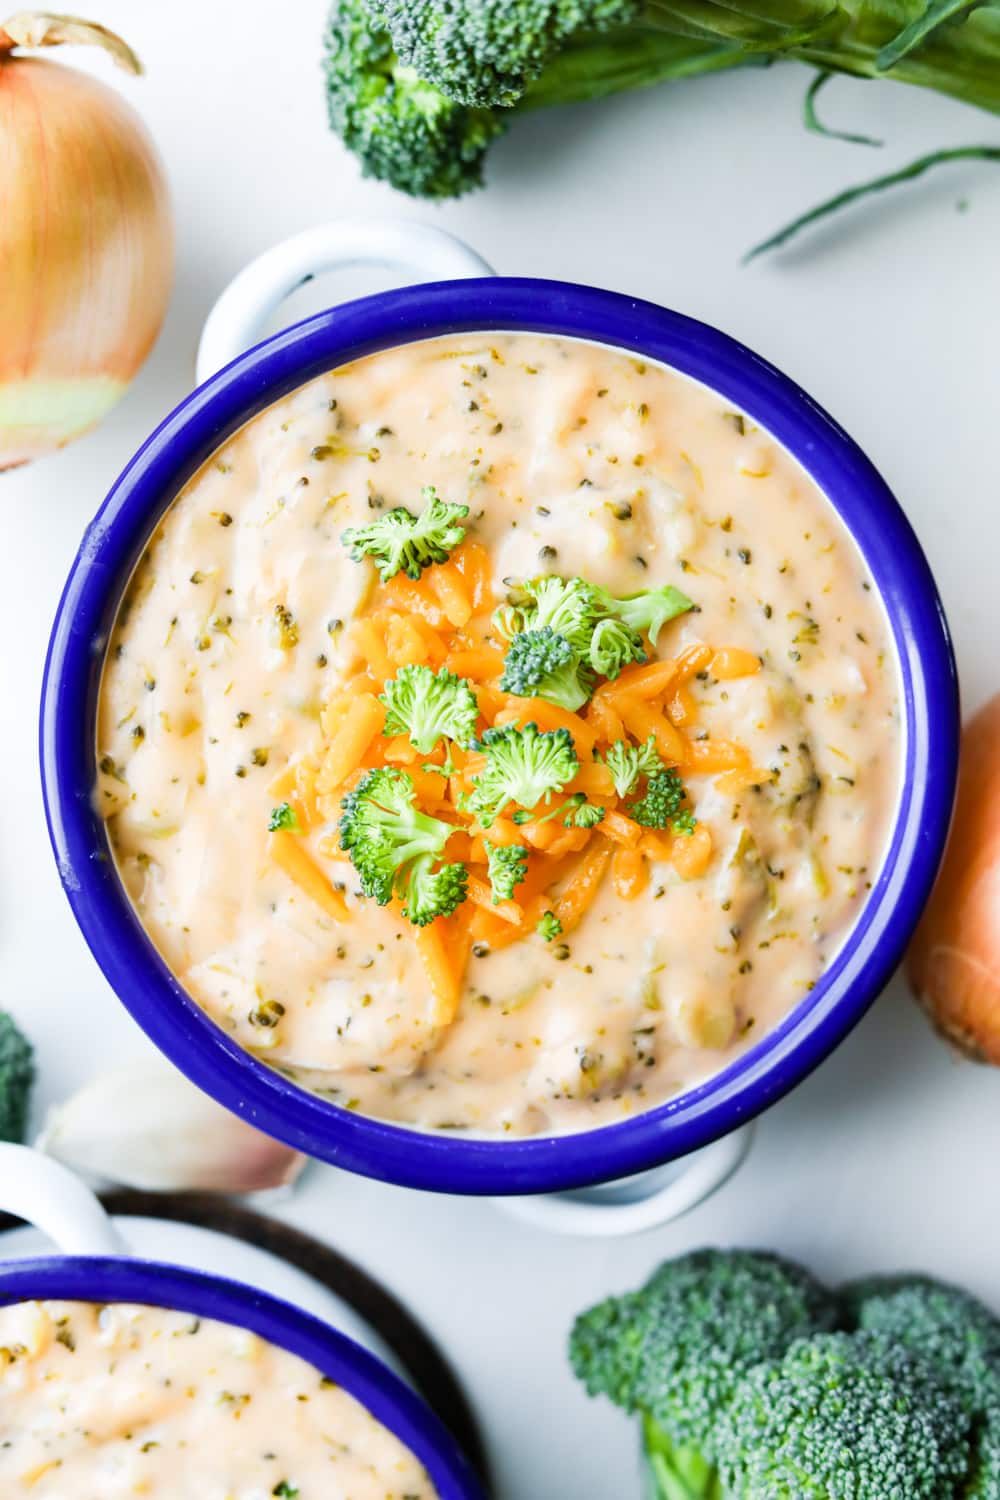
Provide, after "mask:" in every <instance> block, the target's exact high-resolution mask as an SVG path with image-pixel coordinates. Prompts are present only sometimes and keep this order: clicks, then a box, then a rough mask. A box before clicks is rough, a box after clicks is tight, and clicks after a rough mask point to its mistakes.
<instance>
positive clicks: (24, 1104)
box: [0, 1011, 35, 1145]
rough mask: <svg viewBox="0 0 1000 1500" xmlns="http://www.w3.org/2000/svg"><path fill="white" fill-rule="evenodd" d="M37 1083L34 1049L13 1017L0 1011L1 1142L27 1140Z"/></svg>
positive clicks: (18, 1143)
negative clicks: (30, 1110)
mask: <svg viewBox="0 0 1000 1500" xmlns="http://www.w3.org/2000/svg"><path fill="white" fill-rule="evenodd" d="M34 1081H35V1054H34V1048H33V1047H32V1045H31V1043H30V1042H29V1041H28V1039H27V1037H26V1036H24V1035H23V1033H22V1032H21V1031H20V1030H19V1028H18V1026H17V1024H16V1022H15V1021H14V1018H13V1017H12V1016H9V1015H8V1014H7V1013H6V1011H0V1141H12V1142H13V1143H14V1144H15V1145H20V1143H21V1142H22V1141H23V1140H24V1137H25V1134H26V1132H27V1127H28V1104H29V1101H30V1098H31V1086H32V1084H33V1083H34Z"/></svg>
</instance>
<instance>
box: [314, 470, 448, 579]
mask: <svg viewBox="0 0 1000 1500" xmlns="http://www.w3.org/2000/svg"><path fill="white" fill-rule="evenodd" d="M420 494H421V498H422V499H423V502H424V508H423V510H422V511H421V512H420V514H419V516H414V515H412V514H411V512H410V511H408V510H407V509H406V507H405V505H397V506H395V507H394V508H393V509H392V510H387V511H386V512H385V514H384V515H381V516H379V518H378V520H377V521H371V522H370V523H369V524H368V525H367V526H349V527H348V528H347V530H346V531H344V532H342V533H341V537H340V540H341V541H342V542H343V544H344V546H345V547H349V548H350V552H351V557H352V558H353V559H354V561H355V562H361V560H362V559H363V558H365V557H370V558H371V559H372V561H373V562H374V563H375V565H376V567H377V568H378V570H379V577H380V578H381V580H382V582H383V583H388V581H389V579H390V578H394V577H395V576H396V574H397V573H399V572H403V573H405V574H406V576H407V578H419V577H420V574H421V573H422V572H423V570H424V568H428V567H430V566H431V564H432V563H443V562H447V561H448V557H449V555H450V553H451V551H452V549H453V548H455V547H457V546H458V544H459V542H460V541H461V540H462V538H463V537H464V536H465V528H464V527H463V526H460V525H459V524H458V522H459V521H461V520H462V519H463V518H464V517H465V516H467V515H468V514H469V507H468V506H467V505H453V504H452V503H451V502H450V501H447V500H442V499H441V498H440V496H439V495H438V493H437V491H436V490H435V489H434V486H433V485H431V484H429V485H425V486H424V488H423V489H422V490H421V491H420Z"/></svg>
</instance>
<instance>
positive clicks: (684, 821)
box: [670, 807, 698, 838]
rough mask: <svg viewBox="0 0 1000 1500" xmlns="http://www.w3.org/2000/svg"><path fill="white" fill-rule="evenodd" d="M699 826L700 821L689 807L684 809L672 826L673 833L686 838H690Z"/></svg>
mask: <svg viewBox="0 0 1000 1500" xmlns="http://www.w3.org/2000/svg"><path fill="white" fill-rule="evenodd" d="M697 826H698V819H697V818H696V817H695V815H694V813H693V812H692V811H691V809H690V808H689V807H682V808H681V810H680V812H679V813H678V814H677V816H676V818H674V820H673V822H672V823H671V825H670V829H671V832H672V833H679V834H681V835H682V836H683V837H684V838H690V837H691V835H692V833H694V831H695V829H696V828H697Z"/></svg>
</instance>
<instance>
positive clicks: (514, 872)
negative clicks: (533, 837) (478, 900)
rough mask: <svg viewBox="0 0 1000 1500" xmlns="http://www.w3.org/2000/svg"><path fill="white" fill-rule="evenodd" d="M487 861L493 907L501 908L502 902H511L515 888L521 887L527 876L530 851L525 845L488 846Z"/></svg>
mask: <svg viewBox="0 0 1000 1500" xmlns="http://www.w3.org/2000/svg"><path fill="white" fill-rule="evenodd" d="M486 860H487V864H488V865H489V872H490V886H491V888H492V891H493V905H494V906H499V904H500V902H501V901H510V900H511V898H512V897H513V895H514V887H515V886H518V885H520V884H521V881H522V880H523V879H524V877H525V876H526V875H527V873H528V851H527V849H525V847H524V845H523V844H487V845H486Z"/></svg>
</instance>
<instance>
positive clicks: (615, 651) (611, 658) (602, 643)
mask: <svg viewBox="0 0 1000 1500" xmlns="http://www.w3.org/2000/svg"><path fill="white" fill-rule="evenodd" d="M588 655H589V657H590V665H591V666H592V667H593V669H594V671H595V672H600V674H601V676H602V677H610V678H611V679H612V680H613V679H614V678H615V677H617V676H618V674H619V673H620V672H621V671H622V670H623V668H625V667H628V666H631V664H632V663H633V662H641V661H645V660H646V650H645V647H644V646H643V644H642V640H641V638H640V636H639V635H638V633H637V632H636V631H634V630H633V629H632V628H631V627H630V626H628V625H626V624H625V622H624V620H618V619H614V618H608V619H606V620H601V621H600V623H599V624H598V625H597V626H596V627H595V629H594V634H593V635H592V636H591V638H590V651H589V653H588Z"/></svg>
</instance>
